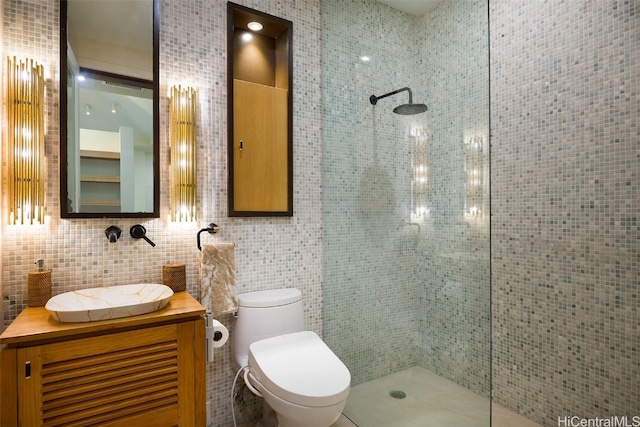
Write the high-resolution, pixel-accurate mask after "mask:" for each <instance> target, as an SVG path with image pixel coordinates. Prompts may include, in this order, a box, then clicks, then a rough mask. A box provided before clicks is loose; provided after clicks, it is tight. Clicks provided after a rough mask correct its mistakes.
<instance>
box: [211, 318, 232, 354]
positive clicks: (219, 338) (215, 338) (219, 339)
mask: <svg viewBox="0 0 640 427" xmlns="http://www.w3.org/2000/svg"><path fill="white" fill-rule="evenodd" d="M205 319H206V322H207V323H206V327H205V333H206V337H205V338H206V341H207V362H213V349H214V348H219V347H222V346H223V345H224V344H225V343H226V342H227V340H228V339H229V330H228V329H227V328H225V326H224V325H223V324H222V323H220V322H218V321H217V320H216V319H214V318H213V316H211V314H210V313H207V315H206V316H205Z"/></svg>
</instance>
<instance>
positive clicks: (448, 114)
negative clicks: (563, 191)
mask: <svg viewBox="0 0 640 427" xmlns="http://www.w3.org/2000/svg"><path fill="white" fill-rule="evenodd" d="M472 6H473V7H472ZM322 7H323V89H324V102H323V105H324V118H325V122H324V141H325V181H324V185H325V188H324V206H323V209H324V215H325V216H324V224H325V228H324V236H323V246H324V259H325V271H324V295H325V301H324V323H325V339H326V340H327V342H328V343H329V345H330V346H331V347H332V348H333V349H334V351H336V353H337V354H338V355H339V356H340V357H341V358H342V360H343V361H345V363H346V364H347V366H348V367H349V369H350V371H351V373H352V378H353V384H359V383H361V382H364V381H367V380H371V379H374V378H378V377H380V376H382V375H386V374H390V373H393V372H396V371H398V370H401V369H405V368H407V367H409V366H415V365H420V366H425V367H428V368H429V369H431V370H433V371H435V372H437V373H438V374H440V375H443V376H447V377H448V378H451V379H454V380H455V381H457V382H459V383H460V384H463V385H465V386H467V387H469V388H471V389H473V390H474V391H478V392H480V393H482V394H484V395H488V394H489V357H490V355H489V344H490V335H489V307H490V305H489V276H488V271H489V270H488V265H489V256H488V216H485V217H483V219H482V220H479V221H474V222H473V224H470V223H469V222H468V221H466V220H465V218H464V217H463V204H462V201H463V194H464V193H463V186H464V179H465V175H464V161H463V160H464V144H463V141H464V137H465V136H471V135H481V134H482V135H484V136H485V137H486V136H487V134H488V76H487V73H486V71H485V72H484V73H479V72H478V71H477V70H482V69H484V70H486V69H487V49H486V39H487V34H486V32H487V22H486V3H484V7H483V2H465V3H464V4H461V3H460V4H459V3H458V2H443V5H442V6H441V7H439V8H438V9H437V11H434V12H432V14H429V15H428V16H424V17H421V18H417V17H412V16H410V15H406V14H403V13H400V12H398V11H397V10H394V9H391V8H389V7H387V6H385V5H382V4H380V3H378V2H376V1H348V2H343V1H326V2H323V3H322ZM354 17H357V19H356V18H354ZM462 29H464V30H462ZM483 31H484V33H483ZM469 40H473V41H475V44H474V43H472V42H469ZM365 55H366V56H368V57H369V58H370V60H369V61H366V62H365V61H362V59H361V58H362V56H365ZM483 61H484V62H483ZM406 86H409V87H411V89H412V90H413V101H414V102H416V103H422V102H426V103H427V104H428V107H429V111H428V112H427V113H426V114H420V115H415V116H398V115H395V114H393V113H392V110H393V108H394V107H395V106H396V105H398V104H403V103H406V102H407V96H408V95H407V94H406V93H401V94H398V95H395V96H393V97H389V98H384V99H381V100H379V101H378V103H377V105H376V106H375V108H374V107H372V106H371V104H370V103H369V102H368V98H369V96H370V95H372V94H375V95H378V96H379V95H382V94H385V93H388V92H390V91H393V90H395V89H399V88H402V87H406ZM468 89H473V90H472V91H470V93H468V92H469V91H468ZM478 94H480V95H481V96H477V95H478ZM415 129H427V130H428V133H429V141H428V157H429V164H428V167H429V170H430V175H429V179H430V183H429V186H430V190H429V194H428V199H429V208H430V209H431V213H430V217H429V218H428V219H427V220H424V221H420V222H415V223H410V221H411V215H410V211H411V197H410V191H411V178H412V175H413V171H412V170H411V156H412V151H411V150H412V148H411V142H410V138H411V137H410V135H411V132H412V130H415ZM431 171H433V172H431ZM487 199H488V197H487Z"/></svg>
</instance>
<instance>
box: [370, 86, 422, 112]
mask: <svg viewBox="0 0 640 427" xmlns="http://www.w3.org/2000/svg"><path fill="white" fill-rule="evenodd" d="M405 90H406V91H407V92H409V103H408V104H402V105H398V106H397V107H396V108H394V109H393V112H394V113H396V114H402V115H404V116H407V115H411V114H420V113H424V112H425V111H427V106H426V105H425V104H414V103H413V94H412V93H411V89H409V88H408V87H403V88H402V89H398V90H394V91H393V92H389V93H385V94H384V95H381V96H375V95H371V96H370V97H369V102H371V105H376V104H377V103H378V100H380V99H382V98H386V97H387V96H391V95H395V94H396V93H400V92H404V91H405Z"/></svg>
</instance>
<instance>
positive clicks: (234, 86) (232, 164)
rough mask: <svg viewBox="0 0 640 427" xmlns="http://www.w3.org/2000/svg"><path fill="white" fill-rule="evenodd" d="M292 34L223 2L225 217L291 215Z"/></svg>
mask: <svg viewBox="0 0 640 427" xmlns="http://www.w3.org/2000/svg"><path fill="white" fill-rule="evenodd" d="M292 32H293V24H292V23H291V21H287V20H285V19H281V18H277V17H275V16H271V15H267V14H265V13H262V12H258V11H256V10H253V9H249V8H246V7H244V6H240V5H237V4H234V3H227V52H228V57H227V68H228V93H229V96H228V117H229V125H228V132H229V137H228V138H229V139H228V151H229V188H228V194H229V216H292V215H293V135H292V131H293V113H292V111H293V109H292V104H293V92H292V88H293V83H292V80H293V65H292V62H293V61H292V58H293V57H292V48H291V39H292Z"/></svg>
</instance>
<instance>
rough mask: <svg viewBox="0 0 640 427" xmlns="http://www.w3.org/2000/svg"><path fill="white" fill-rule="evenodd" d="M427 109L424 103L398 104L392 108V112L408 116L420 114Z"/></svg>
mask: <svg viewBox="0 0 640 427" xmlns="http://www.w3.org/2000/svg"><path fill="white" fill-rule="evenodd" d="M425 111H427V106H426V105H425V104H403V105H398V106H397V107H396V108H394V109H393V112H394V113H396V114H402V115H403V116H410V115H412V114H420V113H424V112H425Z"/></svg>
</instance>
